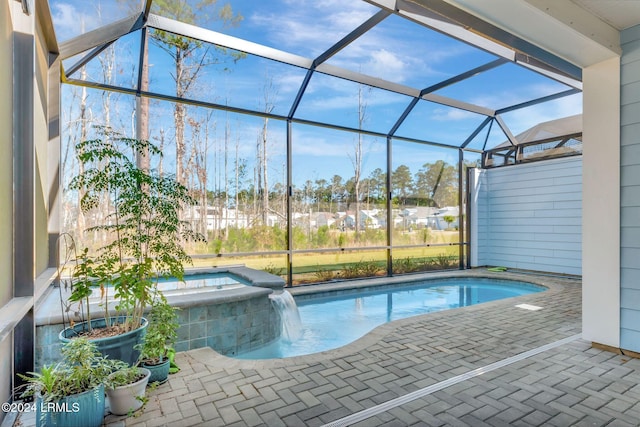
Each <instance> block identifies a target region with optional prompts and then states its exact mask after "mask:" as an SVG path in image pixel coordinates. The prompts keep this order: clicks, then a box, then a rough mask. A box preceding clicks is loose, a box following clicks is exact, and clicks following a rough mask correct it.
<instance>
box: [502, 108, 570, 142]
mask: <svg viewBox="0 0 640 427" xmlns="http://www.w3.org/2000/svg"><path fill="white" fill-rule="evenodd" d="M580 132H582V114H576V115H575V116H569V117H563V118H562V119H556V120H550V121H548V122H543V123H538V124H537V125H535V126H533V127H531V128H529V129H527V130H525V131H524V132H522V133H519V134H518V135H516V136H515V138H516V141H518V144H523V143H526V142H533V141H540V140H544V139H549V138H554V137H560V136H564V135H571V134H574V133H580ZM511 145H512V144H511V142H510V141H505V142H503V143H502V144H500V145H497V146H496V147H495V148H506V147H510V146H511Z"/></svg>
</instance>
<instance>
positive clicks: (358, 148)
mask: <svg viewBox="0 0 640 427" xmlns="http://www.w3.org/2000/svg"><path fill="white" fill-rule="evenodd" d="M365 90H366V92H367V94H369V93H371V88H368V89H365V88H364V86H363V85H359V86H358V129H359V130H362V129H363V126H364V123H365V121H366V119H367V116H366V113H367V99H366V96H365V94H364V93H363V92H364V91H365ZM363 142H364V135H363V134H362V132H358V137H357V139H356V142H355V144H354V153H353V156H351V155H349V159H350V160H351V164H352V165H353V187H354V188H353V192H354V199H355V200H354V202H355V215H354V216H355V227H356V236H358V233H359V232H360V187H361V184H362V155H363V147H362V146H363Z"/></svg>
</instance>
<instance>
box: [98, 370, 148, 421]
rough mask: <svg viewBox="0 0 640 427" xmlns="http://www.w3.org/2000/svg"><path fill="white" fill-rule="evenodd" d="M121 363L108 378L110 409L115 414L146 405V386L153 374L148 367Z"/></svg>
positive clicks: (128, 412)
mask: <svg viewBox="0 0 640 427" xmlns="http://www.w3.org/2000/svg"><path fill="white" fill-rule="evenodd" d="M121 363H122V365H120V366H119V369H118V370H116V371H115V372H113V373H112V374H111V375H109V376H108V377H107V380H106V384H107V386H106V392H107V399H108V400H109V411H111V413H112V414H115V415H127V414H130V413H132V412H135V411H137V410H138V409H140V408H141V407H142V405H144V403H145V401H146V396H145V393H146V387H147V384H148V382H149V377H150V376H151V372H150V371H149V370H148V369H145V368H141V367H138V366H127V365H126V363H124V362H121Z"/></svg>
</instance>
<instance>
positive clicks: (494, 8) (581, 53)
mask: <svg viewBox="0 0 640 427" xmlns="http://www.w3.org/2000/svg"><path fill="white" fill-rule="evenodd" d="M445 1H446V2H447V3H450V4H452V5H454V6H456V7H459V8H460V9H463V10H465V11H467V12H469V13H471V14H473V15H475V16H477V17H479V18H481V19H483V20H485V21H487V22H489V23H491V24H493V25H496V26H497V27H499V28H502V29H503V30H505V31H508V32H510V33H512V34H514V35H516V36H518V37H521V38H522V39H524V40H527V41H528V42H530V43H532V44H534V45H536V46H538V47H540V48H542V49H544V50H547V51H549V52H551V53H553V54H555V55H557V56H559V57H561V58H564V59H565V60H567V61H569V62H571V63H573V64H575V65H577V66H580V67H587V66H589V65H593V64H597V63H599V62H602V61H604V60H606V59H610V58H612V57H615V56H619V55H620V33H619V31H618V30H617V29H616V28H614V27H612V26H611V25H609V24H607V23H606V22H604V21H603V20H602V19H600V18H598V17H597V16H595V15H593V14H592V13H590V12H589V11H588V10H586V9H585V8H583V7H581V6H579V5H578V4H576V3H574V2H572V1H570V0H482V1H478V0H445Z"/></svg>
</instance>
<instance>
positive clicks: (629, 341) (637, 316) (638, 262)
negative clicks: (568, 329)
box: [620, 26, 640, 352]
mask: <svg viewBox="0 0 640 427" xmlns="http://www.w3.org/2000/svg"><path fill="white" fill-rule="evenodd" d="M621 41H622V58H621V75H620V77H621V82H620V83H621V89H620V90H621V92H620V104H621V106H620V122H621V128H620V144H621V146H620V159H621V166H620V224H621V230H620V231H621V234H620V238H621V240H620V267H621V270H620V347H622V348H624V349H627V350H632V351H636V352H640V26H635V27H632V28H630V29H627V30H625V31H623V32H622V34H621Z"/></svg>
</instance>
